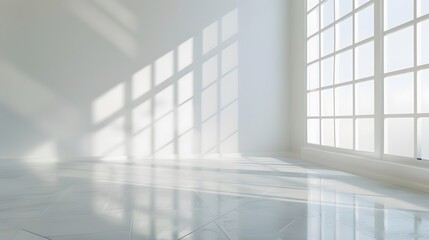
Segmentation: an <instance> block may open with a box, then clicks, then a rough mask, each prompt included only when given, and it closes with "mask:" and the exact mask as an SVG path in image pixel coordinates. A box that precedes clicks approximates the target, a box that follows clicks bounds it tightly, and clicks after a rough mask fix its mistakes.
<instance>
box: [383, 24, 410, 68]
mask: <svg viewBox="0 0 429 240" xmlns="http://www.w3.org/2000/svg"><path fill="white" fill-rule="evenodd" d="M384 43H385V44H384V71H385V72H391V71H395V70H400V69H404V68H409V67H412V66H413V65H414V36H413V27H412V26H411V27H407V28H405V29H402V30H399V31H397V32H394V33H391V34H389V35H387V36H386V37H385V40H384Z"/></svg>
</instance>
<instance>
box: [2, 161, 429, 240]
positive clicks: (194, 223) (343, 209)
mask: <svg viewBox="0 0 429 240" xmlns="http://www.w3.org/2000/svg"><path fill="white" fill-rule="evenodd" d="M0 193H1V194H0V239H2V240H3V239H5V240H9V239H11V240H12V239H15V240H18V239H19V240H29V239H31V240H37V239H41V240H43V239H51V240H113V239H114V240H128V239H132V240H137V239H151V240H155V239H186V240H190V239H192V240H212V239H219V240H220V239H222V240H228V239H230V240H235V239H245V240H252V239H257V240H265V239H267V240H271V239H273V240H284V239H401V240H404V239H429V195H427V194H422V193H417V192H412V191H406V190H404V189H400V188H397V187H393V186H389V185H384V184H381V183H376V182H373V181H370V180H367V179H364V178H361V177H357V176H354V175H350V174H346V173H343V172H339V171H334V170H329V169H325V168H322V167H319V166H316V165H313V164H310V163H306V162H300V161H297V160H294V159H288V158H282V159H279V158H235V159H233V158H220V159H198V160H195V159H194V160H145V161H140V163H138V164H129V163H100V162H98V163H94V162H84V161H81V162H78V161H75V162H66V163H55V164H54V163H52V164H46V163H43V164H42V163H18V162H3V163H1V168H0Z"/></svg>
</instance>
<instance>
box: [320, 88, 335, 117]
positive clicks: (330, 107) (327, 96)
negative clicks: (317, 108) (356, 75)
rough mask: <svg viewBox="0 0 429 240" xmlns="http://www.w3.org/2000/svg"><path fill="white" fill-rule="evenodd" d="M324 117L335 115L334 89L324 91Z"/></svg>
mask: <svg viewBox="0 0 429 240" xmlns="http://www.w3.org/2000/svg"><path fill="white" fill-rule="evenodd" d="M321 94H322V96H321V98H322V116H332V115H334V90H333V89H332V88H330V89H325V90H322V92H321Z"/></svg>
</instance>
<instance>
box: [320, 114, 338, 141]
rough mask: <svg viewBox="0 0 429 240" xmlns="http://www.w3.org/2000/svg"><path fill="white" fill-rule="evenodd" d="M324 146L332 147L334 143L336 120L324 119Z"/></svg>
mask: <svg viewBox="0 0 429 240" xmlns="http://www.w3.org/2000/svg"><path fill="white" fill-rule="evenodd" d="M322 145H324V146H331V147H333V146H334V145H335V143H334V119H322Z"/></svg>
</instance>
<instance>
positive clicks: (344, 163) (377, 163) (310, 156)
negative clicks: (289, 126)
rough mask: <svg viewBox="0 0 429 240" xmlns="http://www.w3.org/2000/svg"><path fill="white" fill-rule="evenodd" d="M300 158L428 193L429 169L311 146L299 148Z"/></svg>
mask: <svg viewBox="0 0 429 240" xmlns="http://www.w3.org/2000/svg"><path fill="white" fill-rule="evenodd" d="M301 159H302V160H305V161H309V162H313V163H317V164H320V165H323V166H327V167H330V168H333V169H337V170H341V171H345V172H349V173H352V174H356V175H359V176H363V177H367V178H371V179H375V180H378V181H382V182H386V183H389V184H393V185H397V186H401V187H405V188H408V189H414V190H416V191H423V192H428V193H429V184H428V183H429V169H428V168H423V167H416V166H408V165H405V164H401V163H397V162H388V161H385V160H379V159H371V158H367V157H361V156H354V155H349V154H343V153H336V152H330V151H325V150H320V149H316V148H311V147H303V148H302V149H301Z"/></svg>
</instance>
